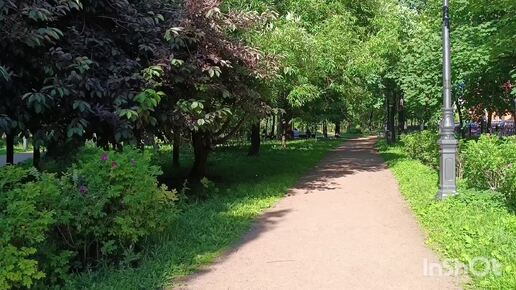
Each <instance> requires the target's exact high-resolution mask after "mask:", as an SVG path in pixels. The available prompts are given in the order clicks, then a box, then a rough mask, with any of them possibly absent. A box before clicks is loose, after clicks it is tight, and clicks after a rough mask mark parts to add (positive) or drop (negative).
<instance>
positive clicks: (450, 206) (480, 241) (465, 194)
mask: <svg viewBox="0 0 516 290" xmlns="http://www.w3.org/2000/svg"><path fill="white" fill-rule="evenodd" d="M381 151H382V155H383V156H384V158H385V159H386V161H387V163H388V165H389V167H390V168H391V170H392V171H393V172H394V175H395V176H396V178H397V180H398V182H399V184H400V188H401V192H402V194H403V195H404V197H405V198H406V199H407V201H408V202H409V204H410V206H411V208H412V210H413V211H414V212H415V214H416V215H417V217H418V219H419V222H420V223H421V225H422V226H423V228H424V229H425V231H426V233H427V235H428V239H427V242H428V244H429V245H430V246H431V247H432V248H434V249H435V250H436V251H437V252H438V253H440V254H441V256H442V257H443V258H445V259H458V260H459V261H461V262H462V263H464V264H466V265H469V264H470V262H471V261H472V260H473V259H475V258H476V257H482V258H487V259H489V260H490V259H496V260H497V261H498V262H499V263H500V264H501V269H500V270H501V275H497V274H496V273H495V272H493V271H490V272H489V274H488V275H486V276H478V275H474V274H471V273H470V275H469V276H470V282H469V284H468V285H466V286H467V287H468V288H474V289H516V215H515V214H514V208H512V207H511V205H509V204H507V203H506V202H505V200H504V199H503V197H502V196H501V195H500V194H497V193H495V192H480V191H475V190H472V189H464V188H461V189H460V190H459V192H460V195H459V196H458V197H456V198H451V199H448V200H446V201H442V202H438V201H436V199H435V197H436V193H437V191H438V174H437V172H436V171H435V170H433V169H431V168H429V167H427V166H425V165H423V164H421V163H420V162H419V161H415V160H410V159H407V158H406V157H405V154H404V152H403V149H402V148H400V147H386V146H383V147H382V148H381Z"/></svg>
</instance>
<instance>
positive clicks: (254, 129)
mask: <svg viewBox="0 0 516 290" xmlns="http://www.w3.org/2000/svg"><path fill="white" fill-rule="evenodd" d="M260 142H261V140H260V121H258V122H257V123H255V124H253V125H252V126H251V147H249V156H257V155H259V154H260Z"/></svg>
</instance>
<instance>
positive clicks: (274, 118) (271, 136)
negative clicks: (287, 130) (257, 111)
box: [270, 115, 276, 139]
mask: <svg viewBox="0 0 516 290" xmlns="http://www.w3.org/2000/svg"><path fill="white" fill-rule="evenodd" d="M274 129H276V115H272V127H271V134H270V138H271V139H273V138H274V135H275V134H274V132H275V131H274Z"/></svg>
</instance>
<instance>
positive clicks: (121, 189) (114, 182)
mask: <svg viewBox="0 0 516 290" xmlns="http://www.w3.org/2000/svg"><path fill="white" fill-rule="evenodd" d="M78 160H80V161H78V162H77V163H75V164H74V165H73V166H72V167H71V168H69V169H68V170H67V171H66V172H65V173H64V174H63V175H62V176H61V177H57V176H56V175H55V174H48V173H39V172H37V171H36V170H35V169H30V170H28V169H23V168H21V167H18V166H9V167H6V168H2V169H1V170H0V190H1V191H0V289H10V288H23V287H30V286H32V285H34V284H38V283H40V284H44V285H55V284H58V283H61V282H63V280H65V279H67V276H68V275H69V273H70V272H71V270H74V271H77V270H84V269H88V268H90V266H96V265H98V264H99V263H110V262H120V263H125V264H128V263H131V262H134V261H135V260H137V258H138V252H137V250H139V248H140V247H141V245H142V242H143V241H144V239H145V238H146V237H148V236H149V235H151V234H153V233H155V232H158V231H160V230H163V229H164V228H165V227H166V226H167V225H168V224H169V223H170V221H171V219H172V218H173V217H174V213H175V207H174V201H175V199H176V194H175V192H174V191H169V190H168V189H167V188H166V187H165V186H159V184H158V182H157V176H158V175H159V174H161V172H160V170H159V168H158V167H156V166H152V165H150V156H149V155H145V154H141V153H139V152H137V151H136V150H132V149H130V148H128V149H126V150H125V151H124V152H123V153H115V152H103V151H99V150H98V149H96V148H88V149H84V150H82V151H81V152H80V153H79V155H78Z"/></svg>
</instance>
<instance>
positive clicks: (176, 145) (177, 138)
mask: <svg viewBox="0 0 516 290" xmlns="http://www.w3.org/2000/svg"><path fill="white" fill-rule="evenodd" d="M173 133H174V137H173V144H172V166H174V167H179V166H180V165H181V164H180V163H179V152H180V150H181V129H180V128H179V127H174V132H173Z"/></svg>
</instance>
